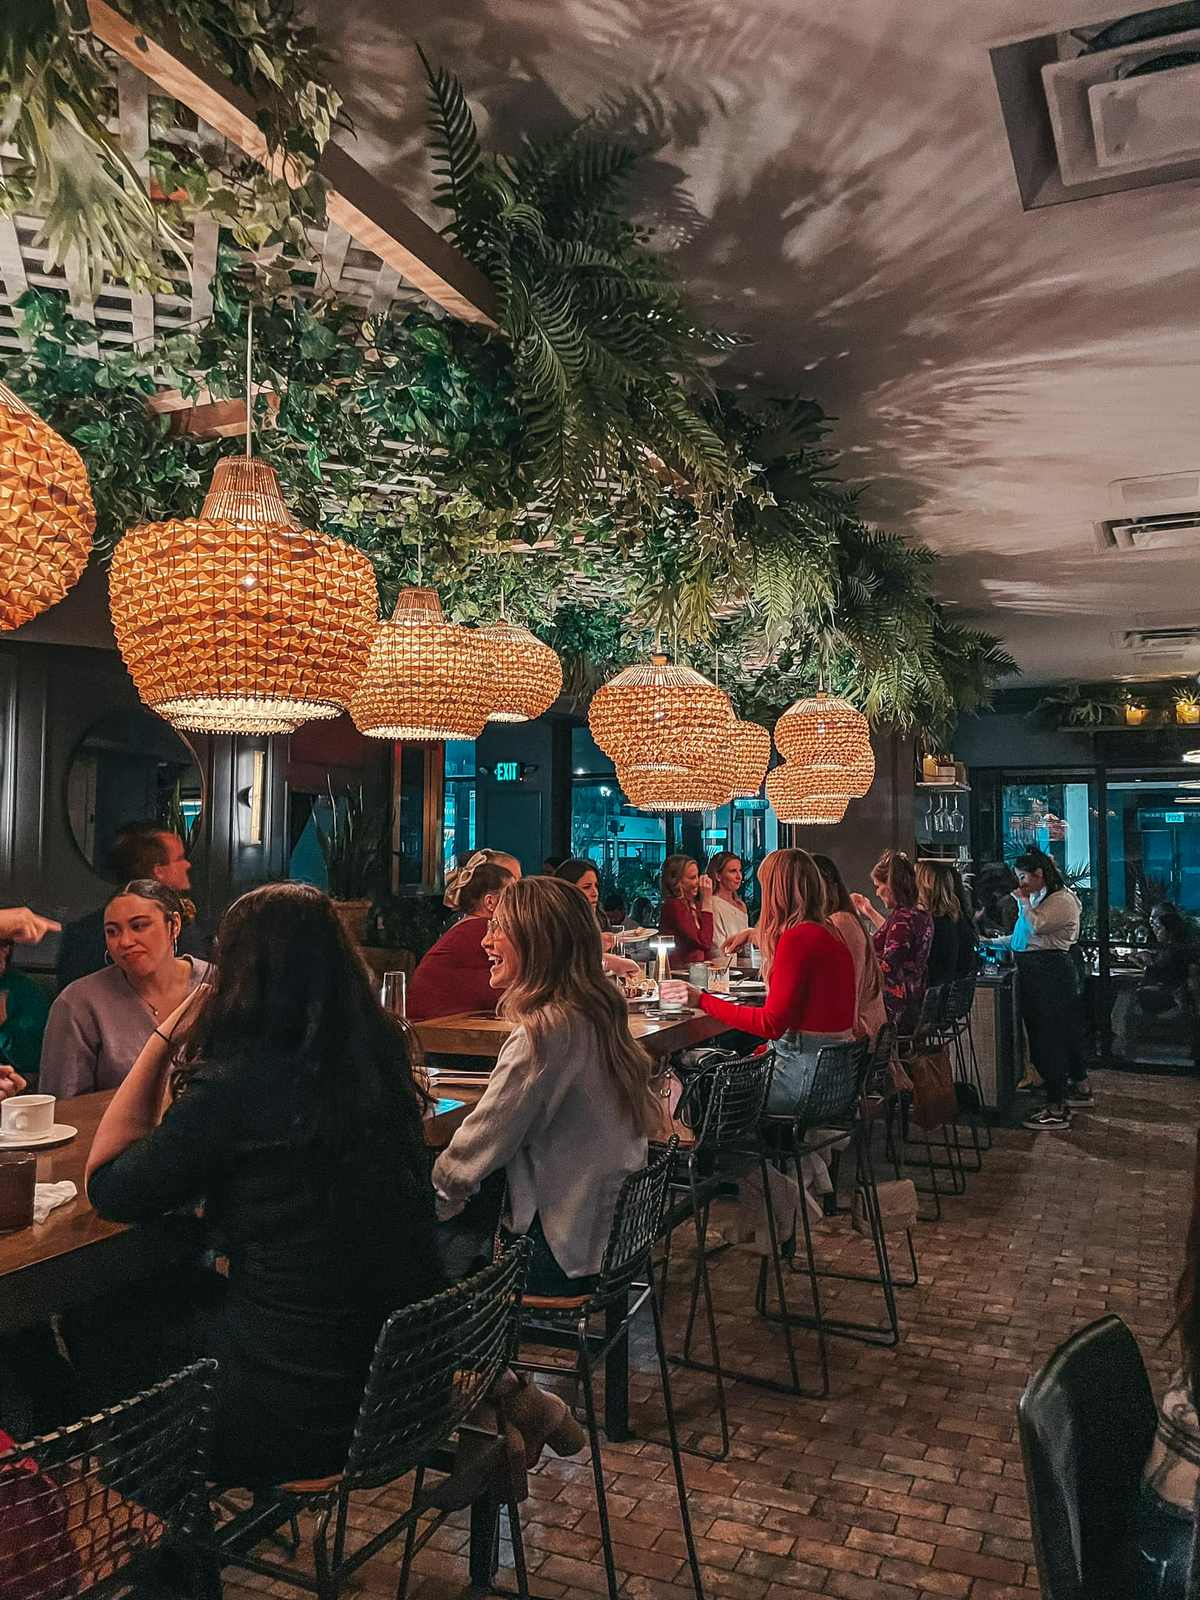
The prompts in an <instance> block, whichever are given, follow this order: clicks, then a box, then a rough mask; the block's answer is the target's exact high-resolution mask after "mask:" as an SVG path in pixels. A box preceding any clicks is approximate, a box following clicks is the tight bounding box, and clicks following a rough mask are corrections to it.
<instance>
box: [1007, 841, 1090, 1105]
mask: <svg viewBox="0 0 1200 1600" xmlns="http://www.w3.org/2000/svg"><path fill="white" fill-rule="evenodd" d="M1014 865H1015V867H1016V873H1017V887H1016V888H1015V889H1014V890H1013V899H1014V900H1015V901H1016V905H1017V924H1016V927H1015V928H1014V929H1013V931H1012V939H1011V941H1010V947H1011V949H1012V951H1013V954H1014V956H1015V957H1016V963H1017V995H1018V998H1019V1000H1020V1004H1021V1020H1022V1021H1023V1022H1024V1024H1025V1035H1026V1038H1027V1039H1028V1040H1029V1057H1030V1060H1031V1061H1032V1062H1033V1065H1034V1066H1035V1067H1036V1068H1037V1071H1038V1074H1039V1076H1040V1077H1041V1079H1042V1082H1043V1083H1044V1084H1045V1086H1046V1104H1045V1106H1043V1108H1042V1109H1041V1110H1040V1111H1034V1112H1031V1114H1030V1115H1029V1116H1027V1117H1026V1118H1025V1121H1024V1126H1025V1127H1026V1128H1032V1129H1033V1130H1034V1131H1035V1132H1038V1133H1061V1132H1064V1131H1065V1130H1066V1129H1068V1128H1069V1127H1070V1126H1071V1113H1070V1110H1069V1109H1068V1108H1069V1107H1071V1106H1090V1105H1094V1104H1095V1096H1094V1095H1093V1094H1092V1090H1091V1086H1090V1085H1089V1083H1088V1076H1087V1062H1086V1061H1085V1060H1084V1055H1083V1042H1082V1033H1083V1019H1082V1016H1081V1015H1080V1009H1081V1008H1080V1000H1081V998H1082V996H1081V985H1080V978H1079V969H1078V967H1077V966H1076V963H1075V959H1074V956H1073V953H1072V949H1071V947H1072V945H1074V944H1075V943H1076V941H1077V940H1078V938H1079V925H1080V921H1081V919H1082V915H1083V908H1082V907H1081V906H1080V904H1079V899H1078V896H1076V895H1075V894H1073V893H1072V891H1071V890H1070V889H1068V888H1067V886H1066V883H1065V882H1064V881H1063V875H1062V873H1061V872H1060V871H1059V870H1058V866H1057V865H1056V863H1055V862H1054V860H1053V859H1052V858H1051V857H1050V856H1048V855H1046V853H1045V852H1044V851H1043V850H1027V851H1026V852H1025V854H1024V855H1020V856H1018V857H1017V859H1016V862H1015V863H1014Z"/></svg>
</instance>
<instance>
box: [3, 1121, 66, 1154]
mask: <svg viewBox="0 0 1200 1600" xmlns="http://www.w3.org/2000/svg"><path fill="white" fill-rule="evenodd" d="M78 1132H79V1129H78V1128H72V1127H71V1126H70V1124H69V1123H66V1122H56V1123H55V1124H54V1126H53V1127H52V1128H51V1129H50V1131H49V1132H48V1133H0V1150H51V1149H53V1148H54V1146H55V1145H58V1144H66V1142H67V1140H68V1139H73V1138H74V1137H75V1135H76V1134H77V1133H78Z"/></svg>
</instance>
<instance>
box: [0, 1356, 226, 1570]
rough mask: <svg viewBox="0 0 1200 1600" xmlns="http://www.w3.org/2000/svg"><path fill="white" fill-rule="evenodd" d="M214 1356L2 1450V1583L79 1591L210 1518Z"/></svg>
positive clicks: (187, 1534) (194, 1531)
mask: <svg viewBox="0 0 1200 1600" xmlns="http://www.w3.org/2000/svg"><path fill="white" fill-rule="evenodd" d="M216 1370H217V1364H216V1362H215V1361H198V1362H196V1364H195V1365H194V1366H190V1367H185V1368H184V1369H183V1371H181V1372H177V1373H175V1374H174V1375H173V1376H172V1377H170V1378H166V1379H164V1381H163V1382H162V1383H158V1384H155V1385H154V1386H153V1388H150V1389H145V1390H143V1391H142V1393H141V1394H138V1395H135V1396H134V1397H133V1398H132V1399H130V1400H123V1401H121V1402H120V1404H118V1405H115V1406H109V1407H108V1408H107V1409H106V1410H104V1411H101V1412H98V1413H97V1414H96V1415H95V1416H92V1417H86V1418H85V1419H84V1420H83V1421H82V1422H75V1423H72V1424H71V1425H70V1426H69V1427H66V1428H59V1429H57V1430H56V1431H55V1432H53V1433H46V1434H43V1435H41V1437H40V1438H36V1439H30V1440H28V1441H27V1442H26V1443H25V1444H19V1445H16V1446H15V1447H14V1448H12V1449H9V1450H7V1451H0V1593H2V1594H3V1595H5V1597H6V1600H76V1597H77V1596H80V1595H86V1594H90V1593H91V1592H92V1590H94V1589H96V1588H97V1587H99V1586H100V1585H101V1584H104V1585H108V1584H109V1582H110V1580H116V1579H117V1578H118V1576H119V1574H121V1573H122V1572H124V1571H125V1570H126V1569H127V1568H128V1567H130V1565H131V1564H132V1563H133V1562H135V1561H136V1560H137V1559H138V1558H139V1557H140V1556H142V1555H144V1554H145V1552H146V1551H148V1550H151V1549H153V1547H154V1546H155V1545H157V1544H159V1543H160V1542H161V1541H162V1540H163V1539H164V1538H165V1537H166V1536H167V1535H168V1534H170V1535H172V1536H173V1537H175V1538H181V1539H186V1538H188V1537H190V1536H196V1535H199V1534H200V1533H201V1532H203V1531H204V1529H205V1527H206V1525H207V1516H208V1498H207V1494H206V1490H205V1478H206V1464H207V1456H208V1436H209V1427H210V1422H211V1416H212V1387H213V1378H214V1376H215V1374H216Z"/></svg>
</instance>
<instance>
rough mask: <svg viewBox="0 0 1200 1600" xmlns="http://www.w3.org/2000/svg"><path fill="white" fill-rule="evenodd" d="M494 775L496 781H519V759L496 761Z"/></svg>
mask: <svg viewBox="0 0 1200 1600" xmlns="http://www.w3.org/2000/svg"><path fill="white" fill-rule="evenodd" d="M494 776H495V779H496V782H497V783H520V781H521V763H520V762H519V761H497V763H496V771H495V774H494Z"/></svg>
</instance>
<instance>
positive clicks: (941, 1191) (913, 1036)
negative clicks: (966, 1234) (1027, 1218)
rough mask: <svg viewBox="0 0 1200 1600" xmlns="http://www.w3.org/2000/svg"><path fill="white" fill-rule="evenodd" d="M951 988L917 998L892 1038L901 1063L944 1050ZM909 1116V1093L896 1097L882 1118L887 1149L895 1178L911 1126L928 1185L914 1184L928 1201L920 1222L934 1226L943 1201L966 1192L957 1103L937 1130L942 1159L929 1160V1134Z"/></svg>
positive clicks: (904, 1163)
mask: <svg viewBox="0 0 1200 1600" xmlns="http://www.w3.org/2000/svg"><path fill="white" fill-rule="evenodd" d="M951 989H952V986H951V985H950V984H942V983H939V984H932V985H931V986H930V987H929V988H928V989H926V991H925V993H924V995H923V996H922V999H921V1006H920V1010H919V1012H918V1014H917V1016H916V1018H915V1020H912V1021H910V1031H909V1032H907V1033H900V1034H899V1035H898V1037H897V1049H898V1052H899V1057H900V1060H901V1062H902V1063H905V1064H906V1065H911V1064H912V1062H913V1060H914V1058H915V1057H916V1056H918V1055H920V1054H921V1053H922V1052H923V1051H934V1050H939V1049H941V1048H942V1047H943V1046H945V1047H947V1048H948V1046H949V1042H950V1039H951V1037H952V1032H953V1030H952V1028H951V1027H950V1003H951ZM912 1113H913V1100H912V1095H911V1094H903V1095H900V1096H898V1097H897V1100H896V1103H895V1105H894V1106H893V1107H892V1109H891V1114H890V1115H889V1120H888V1130H887V1133H888V1145H889V1150H890V1152H891V1155H892V1160H893V1162H894V1164H895V1168H896V1174H897V1176H899V1175H900V1172H901V1171H902V1170H903V1168H904V1167H905V1166H907V1165H909V1157H908V1151H909V1146H910V1145H911V1144H913V1143H915V1142H916V1141H914V1140H913V1138H912V1128H913V1127H914V1126H916V1128H917V1132H918V1133H919V1135H920V1145H921V1147H922V1148H923V1151H924V1159H923V1160H922V1161H921V1162H920V1165H921V1166H922V1167H923V1168H924V1170H925V1172H927V1173H928V1175H929V1183H928V1186H927V1187H923V1186H922V1185H921V1184H919V1183H918V1185H917V1191H918V1193H920V1194H923V1195H925V1196H927V1197H929V1198H931V1199H932V1200H933V1216H932V1217H931V1218H927V1219H926V1220H927V1221H935V1222H940V1221H941V1218H942V1199H943V1197H946V1198H950V1197H951V1196H955V1195H963V1194H965V1193H966V1191H967V1173H966V1167H965V1165H964V1162H963V1154H962V1144H961V1140H960V1138H959V1131H958V1116H957V1104H956V1110H955V1115H954V1116H953V1117H952V1118H951V1119H949V1120H948V1121H947V1122H945V1123H944V1124H943V1125H942V1126H941V1128H940V1129H939V1130H937V1131H938V1132H939V1133H940V1135H941V1147H942V1151H943V1152H944V1154H945V1158H946V1159H945V1160H944V1161H942V1160H937V1159H935V1157H934V1148H933V1140H932V1138H931V1133H932V1132H933V1131H934V1130H932V1129H930V1128H924V1127H921V1126H920V1124H919V1123H917V1122H916V1119H915V1117H914V1116H913V1114H912ZM897 1124H898V1137H897ZM939 1173H942V1174H945V1175H947V1176H948V1177H949V1179H950V1186H949V1188H948V1189H947V1188H946V1187H944V1186H943V1185H942V1184H941V1183H940V1182H939V1180H938V1174H939Z"/></svg>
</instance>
